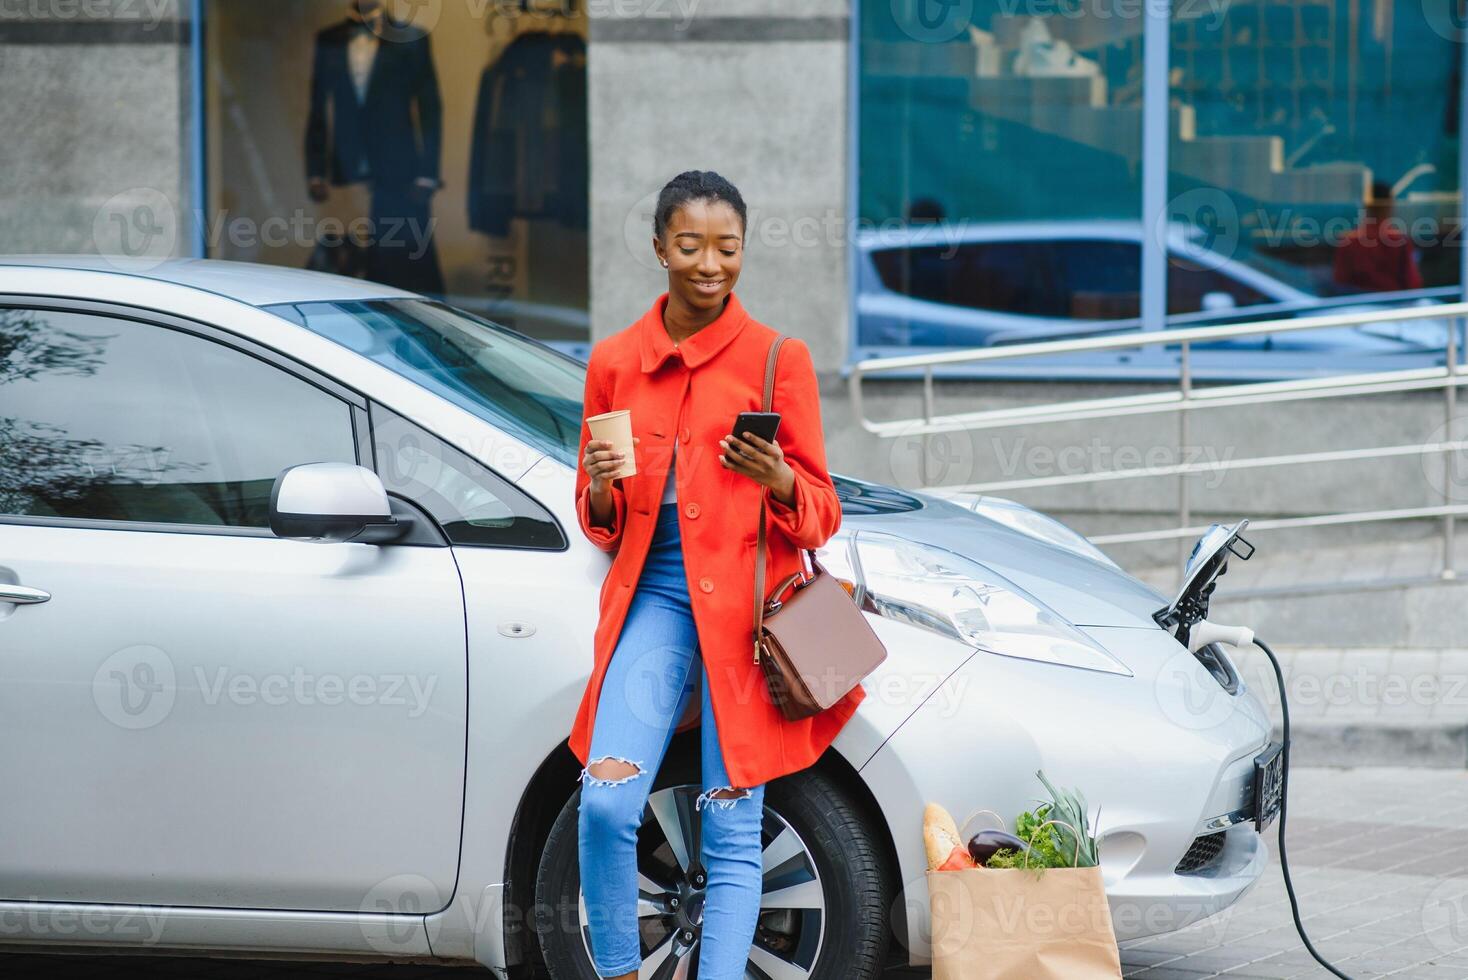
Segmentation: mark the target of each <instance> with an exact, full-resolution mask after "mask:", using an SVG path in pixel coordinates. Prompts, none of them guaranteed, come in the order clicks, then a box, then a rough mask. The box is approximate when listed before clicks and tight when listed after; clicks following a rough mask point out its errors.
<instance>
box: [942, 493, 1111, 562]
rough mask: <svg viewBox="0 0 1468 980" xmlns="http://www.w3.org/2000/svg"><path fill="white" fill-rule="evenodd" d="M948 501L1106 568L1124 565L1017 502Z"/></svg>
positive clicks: (957, 496)
mask: <svg viewBox="0 0 1468 980" xmlns="http://www.w3.org/2000/svg"><path fill="white" fill-rule="evenodd" d="M943 497H944V499H945V500H948V501H950V502H952V503H955V504H958V505H959V506H961V507H967V508H968V509H969V510H971V511H973V512H974V513H975V514H978V515H980V516H982V517H987V518H989V519H990V520H991V521H996V522H998V523H1000V524H1003V525H1004V526H1005V527H1007V528H1011V529H1013V530H1015V531H1018V532H1020V533H1021V534H1028V535H1029V536H1030V537H1032V538H1037V539H1039V540H1041V541H1044V542H1046V543H1047V544H1053V545H1055V546H1056V547H1059V548H1064V549H1065V550H1066V551H1073V552H1075V553H1076V554H1078V555H1083V556H1084V557H1086V558H1090V559H1091V560H1093V561H1099V562H1101V563H1102V564H1103V565H1109V566H1110V567H1112V568H1116V569H1120V568H1121V566H1120V565H1118V564H1117V563H1116V562H1114V561H1112V560H1111V558H1110V557H1109V556H1108V555H1107V554H1106V553H1105V552H1104V551H1102V550H1101V549H1100V548H1098V547H1096V546H1095V545H1094V544H1092V543H1091V542H1090V541H1087V540H1086V538H1085V535H1083V534H1080V533H1078V532H1076V531H1073V530H1071V529H1070V528H1068V527H1066V526H1065V525H1064V524H1062V523H1060V522H1059V521H1057V520H1056V519H1055V518H1053V517H1049V516H1047V515H1045V514H1042V513H1040V512H1039V511H1037V510H1031V509H1030V508H1028V507H1026V506H1025V505H1024V504H1021V503H1019V502H1018V501H1014V500H1010V499H1008V498H1007V497H990V496H988V495H987V494H985V495H983V496H980V495H979V494H976V493H971V492H968V491H960V492H957V493H945V494H943Z"/></svg>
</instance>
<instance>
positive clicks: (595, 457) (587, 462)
mask: <svg viewBox="0 0 1468 980" xmlns="http://www.w3.org/2000/svg"><path fill="white" fill-rule="evenodd" d="M641 441H642V440H641V438H639V437H638V436H633V437H632V445H633V447H634V448H635V447H636V446H637V444H638V443H639V442H641ZM625 457H626V453H619V452H613V451H612V440H610V439H589V440H587V443H586V455H585V456H583V457H581V468H582V469H584V470H586V474H587V475H588V476H590V477H591V492H592V493H595V494H603V493H610V492H611V490H612V480H613V478H614V475H615V474H616V472H617V471H618V470H620V469H621V468H622V461H623V460H624V459H625Z"/></svg>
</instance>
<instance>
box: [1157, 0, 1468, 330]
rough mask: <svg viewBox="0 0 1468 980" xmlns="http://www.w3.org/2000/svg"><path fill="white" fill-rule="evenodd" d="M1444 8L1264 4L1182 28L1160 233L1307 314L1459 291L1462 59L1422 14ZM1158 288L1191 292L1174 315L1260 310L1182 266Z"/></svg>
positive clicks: (1174, 48)
mask: <svg viewBox="0 0 1468 980" xmlns="http://www.w3.org/2000/svg"><path fill="white" fill-rule="evenodd" d="M1451 6H1452V5H1451V4H1446V5H1436V4H1401V3H1397V4H1393V3H1386V2H1381V3H1375V4H1354V3H1352V4H1347V3H1342V2H1338V0H1265V2H1262V3H1251V4H1225V5H1222V6H1220V7H1218V8H1217V9H1216V10H1211V11H1210V12H1209V13H1208V15H1207V16H1182V15H1180V14H1175V15H1174V18H1173V23H1172V28H1171V67H1172V72H1171V80H1172V83H1171V86H1170V90H1169V93H1168V95H1169V99H1170V101H1171V104H1172V106H1173V110H1172V112H1173V121H1174V125H1173V129H1172V133H1171V147H1170V170H1169V173H1168V197H1169V218H1170V219H1172V220H1173V221H1174V222H1176V223H1178V224H1179V225H1181V226H1182V227H1184V228H1192V229H1197V230H1200V231H1202V232H1204V233H1206V234H1207V236H1208V238H1209V241H1210V243H1211V244H1210V247H1209V252H1211V253H1214V254H1213V255H1205V256H1203V262H1202V264H1203V265H1205V266H1210V267H1215V268H1216V267H1218V266H1221V265H1222V264H1223V262H1224V261H1225V260H1233V261H1237V262H1242V263H1244V264H1245V265H1248V266H1250V267H1252V268H1254V269H1257V270H1259V271H1260V272H1262V273H1264V274H1265V275H1266V276H1267V277H1268V278H1269V279H1270V280H1275V279H1278V280H1281V281H1282V282H1283V283H1287V284H1288V285H1289V286H1291V287H1298V288H1300V289H1301V290H1303V292H1304V297H1305V301H1306V303H1307V304H1308V301H1309V300H1311V299H1317V300H1318V299H1323V298H1325V297H1330V296H1338V295H1348V294H1362V293H1369V294H1380V295H1382V296H1386V295H1388V294H1393V293H1402V292H1405V291H1414V290H1419V289H1427V290H1431V289H1433V288H1434V287H1452V286H1456V285H1457V284H1458V282H1459V278H1460V276H1459V265H1458V263H1459V248H1458V245H1457V237H1456V235H1457V232H1456V229H1457V228H1458V225H1459V218H1458V214H1459V211H1460V210H1461V188H1460V187H1459V186H1458V120H1457V113H1458V108H1457V96H1458V90H1459V86H1460V83H1459V75H1458V63H1459V60H1460V57H1461V52H1460V51H1459V45H1458V44H1455V43H1454V40H1453V37H1452V34H1453V31H1452V30H1449V28H1451V27H1452V25H1451V24H1450V23H1448V20H1449V18H1448V15H1446V14H1443V15H1442V18H1443V22H1442V23H1435V22H1434V18H1433V16H1432V14H1433V13H1434V9H1435V8H1439V7H1440V8H1441V9H1442V10H1447V9H1448V8H1449V7H1451ZM1215 255H1216V258H1215V257H1214V256H1215ZM1168 274H1169V278H1170V279H1176V278H1178V277H1181V278H1182V279H1184V280H1185V281H1184V283H1183V284H1182V285H1180V286H1176V287H1174V286H1171V285H1170V286H1169V290H1168V293H1169V295H1168V306H1169V308H1170V310H1172V311H1175V312H1188V311H1194V310H1198V309H1200V306H1199V302H1198V301H1199V299H1200V298H1201V296H1202V295H1206V294H1207V293H1208V292H1228V293H1233V294H1235V301H1236V304H1237V305H1239V306H1245V305H1249V303H1257V302H1267V301H1268V300H1261V299H1259V298H1258V296H1257V294H1256V293H1254V292H1253V291H1251V290H1248V289H1247V288H1245V289H1244V290H1243V292H1244V294H1245V295H1244V296H1239V295H1237V290H1238V289H1239V287H1238V286H1237V284H1226V283H1223V282H1222V281H1220V280H1217V279H1216V278H1215V279H1214V281H1213V283H1212V284H1211V285H1210V284H1208V283H1207V282H1206V281H1205V279H1206V278H1208V277H1205V276H1204V275H1203V274H1202V273H1200V272H1199V270H1198V269H1197V268H1196V266H1194V267H1189V265H1187V264H1183V263H1182V260H1180V259H1177V258H1174V259H1173V260H1172V261H1171V262H1169V264H1168ZM1264 291H1265V292H1276V290H1274V289H1271V288H1269V287H1268V286H1267V285H1266V286H1265V287H1264ZM1279 291H1280V292H1289V290H1279ZM1447 292H1449V290H1441V289H1440V290H1439V295H1440V296H1441V295H1443V294H1445V293H1447ZM1417 295H1419V296H1421V295H1428V294H1420V293H1419V294H1417ZM1289 298H1290V299H1291V300H1295V297H1294V296H1290V297H1289ZM1396 298H1397V299H1408V298H1410V297H1407V296H1399V297H1396ZM1246 299H1247V300H1248V302H1246V301H1245V300H1246Z"/></svg>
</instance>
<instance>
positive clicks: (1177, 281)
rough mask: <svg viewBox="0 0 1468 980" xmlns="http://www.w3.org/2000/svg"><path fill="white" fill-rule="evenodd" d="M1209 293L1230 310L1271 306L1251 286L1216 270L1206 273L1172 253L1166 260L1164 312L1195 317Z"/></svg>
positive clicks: (1187, 260) (1270, 300) (1194, 264)
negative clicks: (1227, 303) (1230, 302)
mask: <svg viewBox="0 0 1468 980" xmlns="http://www.w3.org/2000/svg"><path fill="white" fill-rule="evenodd" d="M1209 293H1222V294H1224V295H1226V296H1228V297H1229V298H1230V299H1232V300H1233V304H1234V306H1255V305H1257V304H1259V303H1270V302H1273V300H1272V299H1270V297H1268V296H1266V295H1264V294H1263V293H1261V292H1260V291H1259V290H1257V289H1255V288H1254V287H1253V286H1248V285H1245V284H1244V283H1241V282H1239V281H1238V280H1237V279H1234V278H1232V277H1231V276H1229V275H1227V274H1225V273H1224V272H1223V271H1222V270H1220V269H1210V268H1208V267H1207V266H1205V265H1202V264H1200V263H1198V262H1194V261H1193V260H1192V259H1187V258H1184V257H1182V256H1181V255H1178V254H1177V253H1176V252H1174V253H1172V254H1171V255H1169V256H1168V258H1167V312H1168V314H1169V315H1172V314H1175V313H1198V312H1200V311H1202V309H1203V297H1204V296H1206V295H1208V294H1209Z"/></svg>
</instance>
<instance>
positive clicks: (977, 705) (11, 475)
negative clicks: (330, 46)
mask: <svg viewBox="0 0 1468 980" xmlns="http://www.w3.org/2000/svg"><path fill="white" fill-rule="evenodd" d="M584 379H585V374H584V365H583V364H582V363H580V362H579V361H576V360H574V359H572V358H570V357H567V356H565V355H563V354H561V353H559V352H557V351H555V350H553V349H551V348H550V347H547V346H545V345H542V344H540V343H538V342H536V341H534V340H532V339H530V338H527V337H526V336H524V335H521V334H518V333H516V332H514V331H511V330H507V329H505V328H502V327H499V326H496V325H495V324H493V323H490V322H486V321H483V320H480V319H477V318H475V317H472V316H470V315H468V314H465V313H462V312H460V311H457V310H455V309H453V308H452V307H449V306H446V305H442V304H440V303H437V302H433V301H430V300H428V299H425V298H422V297H418V296H415V295H413V294H410V293H405V292H402V291H399V290H395V289H391V288H387V287H383V286H378V285H374V284H371V283H368V282H364V281H361V280H357V279H347V278H338V277H335V276H330V275H325V274H320V273H311V272H304V271H297V270H287V269H280V268H272V267H266V266H253V265H248V264H242V263H229V262H218V261H205V260H170V261H167V262H162V263H152V262H146V263H142V264H139V265H136V266H130V265H127V264H125V263H122V262H120V261H113V260H108V259H102V258H93V259H86V258H76V257H53V258H46V259H42V258H35V257H23V256H14V257H10V258H7V259H3V260H0V741H3V744H4V745H5V746H6V751H5V752H3V753H0V787H3V789H0V827H3V828H4V829H3V832H0V922H3V924H4V929H3V933H0V942H3V943H5V944H7V945H18V946H22V947H24V948H27V949H33V950H34V949H36V948H38V947H40V948H46V947H52V948H56V947H61V948H68V949H69V948H75V947H77V946H79V945H81V946H89V947H93V948H129V949H132V950H148V949H152V950H159V951H192V952H194V953H196V954H205V955H220V956H249V957H287V958H289V957H306V956H308V957H321V956H329V957H340V958H348V959H353V958H355V959H375V960H383V959H387V960H401V961H435V962H453V961H459V962H464V963H472V962H476V961H477V962H478V963H480V964H483V965H484V966H485V967H488V968H489V969H490V970H492V971H494V972H495V973H496V974H498V975H499V976H502V977H508V976H513V975H520V974H522V973H523V972H524V971H525V970H527V969H528V967H529V965H530V964H533V963H538V962H542V961H543V962H544V964H545V965H546V966H547V967H549V970H550V972H551V974H552V975H553V976H555V977H558V978H589V977H592V976H594V972H593V970H592V967H591V961H590V957H589V952H588V950H589V946H588V938H587V933H586V930H585V928H584V922H585V919H584V903H583V902H582V897H581V892H580V884H579V878H578V873H577V860H576V857H577V848H576V807H577V802H578V799H579V791H580V782H579V765H578V763H577V760H576V759H575V758H574V757H573V756H572V755H571V753H570V752H569V751H568V749H567V748H566V737H567V735H568V734H569V729H570V725H571V720H572V718H573V716H574V712H575V708H576V705H577V703H578V700H579V698H580V696H581V693H582V691H583V690H584V687H585V684H586V681H587V678H588V676H589V673H590V668H591V652H590V651H591V646H592V634H593V631H594V627H595V617H596V609H597V593H598V589H599V588H601V586H602V583H603V581H604V579H605V575H606V571H607V568H608V563H609V556H608V555H607V554H605V553H604V552H602V551H600V550H599V549H597V548H596V547H595V546H594V545H593V544H592V543H591V542H590V541H588V540H587V539H586V538H585V537H584V536H583V535H582V534H581V532H580V530H579V528H578V526H577V519H576V515H575V511H574V508H573V492H574V483H575V475H576V470H575V466H576V465H577V460H576V458H575V457H576V451H577V448H578V439H579V428H580V419H581V412H582V405H581V396H582V393H583V385H584ZM834 479H835V482H836V485H837V488H838V491H839V493H840V496H841V500H842V506H843V518H842V525H841V529H840V532H839V533H838V534H837V535H836V536H835V537H833V538H832V540H831V541H829V542H828V543H827V544H826V545H825V547H824V548H822V549H821V550H820V555H821V560H822V562H823V563H824V564H825V565H826V567H827V568H828V569H829V570H831V571H832V572H833V573H835V574H837V575H839V576H841V577H842V578H844V579H846V580H848V581H849V582H850V583H852V586H853V597H854V599H856V601H858V602H859V603H860V604H861V608H862V609H863V610H864V612H865V614H866V616H867V617H868V619H869V621H870V623H871V624H872V627H873V628H874V629H875V630H876V631H877V633H878V635H879V636H880V637H881V639H882V640H883V642H884V643H885V645H886V647H887V649H888V651H889V656H888V658H887V660H886V662H885V663H884V664H882V666H881V667H880V669H878V670H877V671H876V672H875V673H873V674H872V675H870V676H868V677H867V678H865V679H864V680H863V682H862V683H863V684H864V685H865V686H866V688H867V692H868V697H867V698H866V700H865V702H864V703H863V705H862V707H861V708H860V709H859V710H858V712H857V714H856V715H855V716H854V717H853V718H852V719H851V721H850V722H849V723H848V725H847V726H846V727H845V728H844V729H843V731H842V732H841V734H840V736H839V737H838V738H837V740H836V742H835V744H834V745H833V746H832V748H831V750H830V751H829V752H828V753H827V755H826V756H825V757H823V758H822V759H821V760H820V761H819V762H818V764H816V765H814V766H811V767H809V768H808V769H806V770H803V771H801V772H798V773H793V774H791V775H789V776H786V777H783V778H781V779H779V780H776V781H774V782H772V784H771V785H770V787H769V789H768V792H767V795H766V800H765V805H766V808H765V813H764V830H763V832H764V844H765V847H764V874H765V876H764V889H765V891H764V898H763V903H762V911H761V915H760V919H759V925H758V929H757V932H756V935H755V938H754V943H753V945H752V947H751V950H750V964H751V968H752V971H753V975H757V976H770V977H780V978H795V977H808V976H809V977H830V978H843V980H844V978H847V977H871V976H875V975H877V973H878V972H879V970H880V968H881V966H882V965H883V962H890V961H892V960H896V961H900V962H911V963H915V964H922V963H926V962H928V961H929V952H930V949H929V946H928V944H927V937H928V936H929V929H928V904H927V890H926V880H925V872H926V861H925V854H924V847H923V840H922V814H923V809H924V806H925V804H926V803H928V802H930V801H933V802H938V803H941V804H942V805H943V806H944V807H945V808H947V809H948V810H949V811H950V812H951V813H952V814H953V815H954V816H955V818H956V819H957V820H959V821H962V822H963V823H964V825H965V829H966V830H967V831H968V832H973V831H975V830H977V829H978V828H980V827H983V826H996V825H998V824H1001V823H1002V824H1004V825H1006V826H1009V827H1010V828H1011V829H1012V824H1013V820H1014V818H1015V817H1016V816H1017V815H1018V814H1019V813H1020V812H1021V811H1023V810H1026V809H1032V808H1034V807H1035V806H1036V805H1037V803H1039V802H1040V801H1042V800H1043V799H1044V798H1046V795H1047V794H1046V793H1045V790H1044V787H1043V786H1042V784H1041V783H1040V781H1039V780H1038V778H1037V773H1038V772H1040V771H1043V772H1044V774H1045V776H1046V777H1047V778H1048V779H1049V780H1050V781H1051V782H1052V783H1053V784H1055V785H1058V786H1064V787H1069V788H1074V789H1078V790H1080V791H1081V792H1083V793H1084V794H1085V797H1086V799H1087V800H1088V801H1089V805H1090V806H1091V807H1092V808H1093V809H1092V812H1090V814H1089V817H1090V819H1091V821H1092V827H1091V831H1092V832H1093V833H1094V835H1095V836H1096V837H1097V839H1098V841H1099V850H1100V855H1101V859H1102V869H1103V874H1104V878H1105V882H1106V887H1107V891H1108V895H1109V900H1110V908H1111V912H1112V919H1113V924H1114V927H1115V930H1116V934H1117V936H1118V938H1120V939H1128V938H1133V937H1139V936H1145V935H1151V934H1156V933H1160V932H1166V931H1170V930H1175V929H1179V928H1182V927H1183V926H1186V925H1188V924H1190V923H1192V922H1195V921H1197V920H1198V919H1201V918H1203V917H1206V916H1208V915H1211V914H1214V913H1216V912H1218V911H1220V910H1222V909H1224V908H1226V907H1227V906H1229V905H1230V904H1231V903H1233V902H1235V901H1237V900H1238V898H1239V897H1240V896H1241V895H1243V894H1244V893H1245V892H1246V891H1247V890H1248V889H1249V888H1250V887H1251V886H1252V885H1254V884H1255V882H1256V881H1257V880H1258V878H1259V876H1260V874H1261V872H1262V871H1263V870H1264V868H1265V865H1266V858H1267V852H1266V848H1265V844H1264V841H1263V840H1262V839H1261V837H1260V834H1259V833H1258V831H1257V829H1256V825H1255V822H1254V820H1255V817H1256V814H1255V812H1254V811H1255V800H1254V798H1253V782H1252V780H1253V774H1254V760H1255V757H1256V756H1257V755H1258V754H1259V753H1260V752H1261V750H1262V749H1263V748H1264V747H1266V746H1267V745H1268V744H1269V742H1268V739H1269V724H1268V718H1267V716H1266V713H1265V710H1264V708H1263V705H1262V703H1261V702H1260V701H1259V700H1258V699H1257V698H1256V697H1255V696H1254V694H1253V693H1252V692H1251V691H1249V690H1247V689H1246V688H1245V687H1244V686H1243V684H1242V683H1241V682H1240V681H1239V678H1238V675H1237V673H1236V672H1235V671H1234V670H1233V667H1232V665H1231V664H1230V663H1229V661H1228V658H1227V656H1226V655H1225V653H1224V651H1223V650H1222V649H1221V648H1218V647H1216V646H1215V647H1211V648H1205V649H1203V650H1200V651H1199V653H1198V654H1197V655H1193V654H1190V653H1189V652H1188V651H1187V650H1186V649H1185V648H1184V647H1183V646H1182V645H1180V644H1179V642H1178V640H1177V639H1176V638H1175V637H1174V635H1173V634H1172V633H1171V632H1169V631H1168V630H1167V629H1165V628H1164V627H1163V626H1161V625H1159V621H1160V620H1159V614H1161V613H1163V612H1164V610H1166V609H1167V608H1169V607H1170V606H1172V607H1175V606H1177V605H1178V604H1179V603H1183V602H1186V601H1187V600H1188V598H1189V596H1188V594H1187V591H1186V590H1184V592H1183V593H1180V594H1179V595H1178V596H1175V597H1173V598H1172V599H1171V600H1169V599H1168V597H1165V596H1163V595H1161V594H1159V593H1158V592H1156V591H1154V590H1153V589H1151V588H1149V587H1147V586H1146V585H1144V584H1142V583H1141V582H1139V581H1137V580H1136V579H1134V578H1133V577H1131V576H1129V575H1127V574H1126V573H1125V572H1124V571H1123V570H1122V569H1120V568H1119V567H1117V566H1116V565H1115V564H1113V563H1112V561H1111V560H1109V559H1108V558H1107V557H1106V556H1105V555H1104V554H1103V553H1102V552H1100V551H1099V550H1097V549H1096V548H1095V547H1093V546H1092V545H1091V544H1089V543H1088V542H1087V541H1086V540H1085V539H1084V538H1082V537H1081V536H1080V535H1078V534H1076V533H1074V532H1073V531H1071V530H1070V529H1068V528H1066V527H1064V526H1062V525H1061V524H1059V523H1057V522H1056V521H1054V520H1051V519H1050V518H1048V517H1046V516H1044V515H1042V514H1039V513H1036V512H1035V511H1032V510H1029V509H1026V508H1025V507H1022V506H1020V505H1019V504H1016V503H1013V502H1009V501H1004V500H999V499H993V498H967V499H965V498H960V499H953V500H950V499H944V498H943V497H941V496H937V495H928V494H918V493H910V492H906V491H904V490H901V489H898V488H895V487H890V486H883V485H880V484H877V483H872V482H869V481H865V480H860V479H855V478H851V477H848V476H845V475H842V474H836V475H834ZM1208 584H1211V583H1203V584H1201V585H1197V586H1196V587H1197V588H1204V587H1206V586H1207V585H1208ZM1193 587H1194V586H1189V588H1193ZM691 703H692V704H696V703H697V699H696V698H694V699H691ZM696 766H697V741H696V731H693V730H691V729H690V730H688V731H685V732H681V733H679V734H678V735H677V736H676V737H675V739H674V741H673V744H672V747H671V748H670V750H669V754H668V756H667V758H666V760H665V761H664V763H663V765H662V767H661V768H660V770H659V772H658V774H657V778H656V781H655V783H654V784H653V786H652V789H651V794H650V797H649V802H648V807H647V810H646V818H645V823H644V826H643V827H642V829H641V831H640V835H639V840H640V846H639V870H640V871H641V873H642V892H641V898H640V902H639V906H638V915H639V922H640V926H641V930H642V937H643V943H644V949H645V956H646V959H645V962H644V967H645V970H644V975H649V976H652V975H656V976H672V975H675V974H676V975H680V976H681V975H682V973H679V972H677V971H679V970H685V969H686V968H687V967H688V966H689V965H690V964H689V960H690V958H691V955H692V953H693V951H694V950H696V948H697V943H698V936H699V927H700V921H701V919H700V916H699V915H698V908H699V907H700V906H701V904H702V891H701V889H700V888H699V887H696V884H698V879H699V877H700V876H699V875H698V874H697V873H696V870H695V869H696V868H697V867H698V858H699V847H698V841H699V839H700V838H699V834H698V820H699V814H698V812H697V811H696V809H695V807H694V805H693V804H694V801H695V798H696V796H697V794H698V791H699V780H698V770H697V768H696ZM984 809H988V810H992V811H994V813H992V814H986V813H982V812H980V811H981V810H984ZM759 971H763V972H759Z"/></svg>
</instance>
